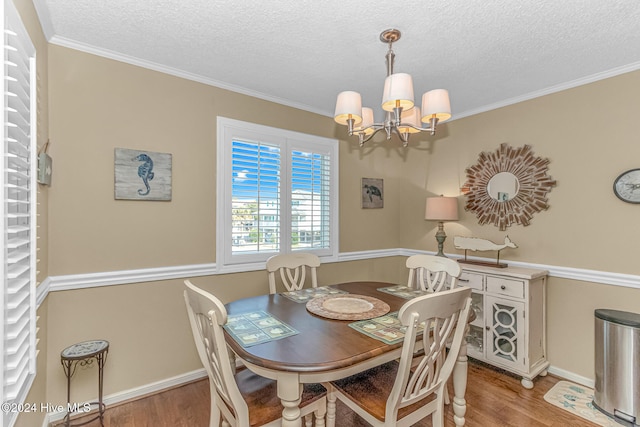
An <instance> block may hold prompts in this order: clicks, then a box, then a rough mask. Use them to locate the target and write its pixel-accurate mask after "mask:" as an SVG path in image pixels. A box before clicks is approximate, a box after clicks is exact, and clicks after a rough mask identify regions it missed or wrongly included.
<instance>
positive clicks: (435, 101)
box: [334, 29, 451, 147]
mask: <svg viewBox="0 0 640 427" xmlns="http://www.w3.org/2000/svg"><path fill="white" fill-rule="evenodd" d="M400 35H401V34H400V31H398V30H395V29H389V30H385V31H383V32H382V33H381V34H380V41H382V42H383V43H387V44H388V45H389V50H388V51H387V54H386V55H385V57H386V59H387V77H386V78H385V80H384V90H383V92H382V109H383V110H384V111H385V119H384V123H374V120H373V110H372V109H371V108H367V107H362V97H361V96H360V94H359V93H358V92H353V91H345V92H340V93H339V94H338V99H337V101H336V111H335V114H334V120H335V121H336V122H337V123H338V124H341V125H346V126H347V129H348V132H349V136H353V135H358V138H359V140H360V146H363V145H364V144H365V142H367V141H369V140H370V139H371V138H373V136H374V135H375V134H377V133H378V132H379V131H381V130H383V129H384V131H385V132H386V134H387V139H388V140H389V139H391V134H392V133H395V134H396V135H398V137H399V138H400V140H401V141H402V145H403V146H404V147H406V146H407V144H408V143H409V135H411V134H412V133H418V132H430V133H431V135H435V133H436V125H437V124H438V123H442V122H444V121H446V120H448V119H449V118H451V106H450V103H449V92H447V90H445V89H434V90H431V91H429V92H426V93H425V94H423V95H422V110H421V109H420V108H419V107H417V106H415V105H414V102H413V80H412V79H411V76H410V75H409V74H406V73H394V72H393V60H394V58H395V54H394V53H393V50H392V45H393V43H394V42H396V41H398V40H400ZM421 111H422V114H420V112H421ZM422 123H428V125H427V127H423V125H422Z"/></svg>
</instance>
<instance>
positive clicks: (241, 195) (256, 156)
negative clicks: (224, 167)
mask: <svg viewBox="0 0 640 427" xmlns="http://www.w3.org/2000/svg"><path fill="white" fill-rule="evenodd" d="M324 157H325V156H324V155H322V154H314V153H305V152H301V151H293V152H292V160H291V166H292V174H291V185H292V191H295V190H303V191H306V192H310V193H322V190H323V188H322V183H323V175H325V176H326V173H327V171H324V170H323V165H324V164H325V162H324ZM280 167H281V151H280V148H279V147H278V146H275V145H269V144H266V143H256V142H246V141H237V140H234V141H233V144H232V173H233V185H232V193H233V199H234V200H241V199H244V200H258V199H261V200H276V199H278V198H279V187H280Z"/></svg>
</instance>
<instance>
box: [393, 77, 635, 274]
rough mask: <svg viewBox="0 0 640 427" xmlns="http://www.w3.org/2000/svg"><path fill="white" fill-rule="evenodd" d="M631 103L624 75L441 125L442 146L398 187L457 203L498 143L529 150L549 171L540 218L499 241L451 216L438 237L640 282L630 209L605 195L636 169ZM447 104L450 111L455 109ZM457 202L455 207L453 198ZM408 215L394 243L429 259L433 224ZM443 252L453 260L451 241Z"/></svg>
mask: <svg viewBox="0 0 640 427" xmlns="http://www.w3.org/2000/svg"><path fill="white" fill-rule="evenodd" d="M639 97H640V72H634V73H628V74H624V75H621V76H618V77H615V78H611V79H607V80H602V81H600V82H596V83H592V84H589V85H585V86H581V87H578V88H574V89H571V90H567V91H563V92H559V93H556V94H552V95H548V96H544V97H541V98H536V99H533V100H530V101H527V102H522V103H519V104H515V105H512V106H509V107H505V108H500V109H497V110H493V111H490V112H487V113H484V114H478V115H476V116H472V117H468V118H464V119H461V120H457V121H454V122H451V123H450V124H448V125H447V127H448V136H447V137H446V138H444V139H443V140H442V141H441V142H440V143H439V144H438V145H436V146H435V148H434V150H433V151H432V153H430V152H427V151H422V150H414V151H413V152H412V155H411V163H410V166H409V167H407V168H406V169H407V170H411V171H413V173H412V174H411V175H409V176H408V179H409V182H407V183H404V184H403V185H405V186H407V187H408V188H413V189H417V191H422V195H427V194H439V193H444V194H445V195H449V196H457V195H459V194H460V193H459V191H458V188H459V187H460V186H461V185H462V184H464V182H465V179H466V174H465V169H466V168H467V167H468V166H471V165H473V164H475V163H476V162H477V159H478V154H479V153H480V152H482V151H495V150H496V149H497V148H498V146H499V145H500V144H501V143H504V142H506V143H508V144H510V145H511V146H512V147H521V146H523V145H525V144H529V145H531V146H532V148H533V151H534V153H535V154H536V156H539V157H543V158H549V159H550V161H551V162H550V164H549V174H550V175H551V176H552V177H553V178H554V179H555V180H556V181H557V186H556V187H555V188H554V189H553V190H551V192H550V193H548V199H549V204H550V208H549V209H548V210H547V211H544V212H541V213H538V214H536V215H535V216H534V217H533V219H532V221H531V225H529V226H527V227H523V226H513V227H510V228H508V229H507V230H506V231H505V232H501V231H499V230H498V228H497V227H494V226H489V225H486V226H479V225H478V224H477V221H476V216H475V215H474V214H473V213H472V212H465V211H464V210H462V209H461V214H462V218H461V221H460V222H459V223H451V224H447V225H446V230H447V234H448V235H449V236H453V235H456V234H461V235H462V234H464V235H472V236H479V237H486V238H490V239H494V240H496V241H498V240H502V239H503V238H504V236H505V234H508V235H509V237H511V239H512V240H513V241H514V242H516V243H517V244H518V246H519V248H518V249H516V250H505V251H504V253H502V256H504V257H506V258H508V259H512V260H518V261H524V262H530V263H540V264H547V265H556V266H564V267H574V268H583V269H592V270H600V271H610V272H618V273H628V274H636V275H637V274H640V263H638V262H636V261H635V259H636V252H637V244H636V242H637V241H638V239H639V238H640V227H637V226H636V225H635V219H637V217H638V205H633V204H629V203H624V202H622V201H620V200H619V199H618V198H616V196H615V195H614V194H613V191H612V187H613V180H614V179H615V178H616V177H617V176H618V175H619V174H620V173H621V172H623V171H625V170H627V169H632V168H638V167H640V162H639V161H638V158H640V144H638V143H637V136H636V134H637V126H636V124H637V113H638V101H637V100H638V99H639ZM452 103H453V105H454V106H455V100H453V101H452ZM420 165H424V166H428V167H420ZM405 197H412V195H410V194H409V195H405ZM422 198H424V197H422ZM460 202H461V203H460V204H461V205H463V204H464V198H463V197H460ZM422 203H424V202H422ZM415 204H416V208H417V207H418V206H417V205H418V203H417V202H416V203H415ZM416 210H417V212H411V214H410V215H411V216H407V217H406V218H405V219H406V220H405V221H402V223H401V224H402V230H401V233H402V237H401V240H402V242H403V244H404V245H405V246H406V247H410V248H424V247H425V242H426V244H427V245H430V246H429V247H430V248H431V249H434V248H435V240H434V239H433V238H432V237H431V236H432V234H433V233H430V234H429V235H427V233H428V232H429V231H431V230H433V229H434V228H435V226H436V224H435V223H432V222H425V221H424V220H423V219H422V218H423V217H422V212H421V211H420V209H412V211H416ZM416 230H420V232H418V233H416ZM445 252H451V253H461V252H456V250H455V249H454V248H453V244H452V239H449V240H447V242H446V243H445Z"/></svg>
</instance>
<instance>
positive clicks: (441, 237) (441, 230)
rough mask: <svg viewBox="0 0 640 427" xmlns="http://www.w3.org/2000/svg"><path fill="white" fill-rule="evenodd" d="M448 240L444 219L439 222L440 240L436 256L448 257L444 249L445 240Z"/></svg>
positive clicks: (437, 235) (438, 232) (438, 235)
mask: <svg viewBox="0 0 640 427" xmlns="http://www.w3.org/2000/svg"><path fill="white" fill-rule="evenodd" d="M445 240H447V235H446V234H445V232H444V224H443V222H442V221H440V222H439V223H438V231H437V232H436V241H437V242H438V253H437V254H436V256H441V257H443V258H447V256H446V255H445V254H444V252H443V251H442V249H444V241H445Z"/></svg>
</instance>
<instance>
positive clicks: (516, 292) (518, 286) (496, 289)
mask: <svg viewBox="0 0 640 427" xmlns="http://www.w3.org/2000/svg"><path fill="white" fill-rule="evenodd" d="M487 292H490V293H492V294H500V295H508V296H510V297H515V298H524V282H523V281H522V280H514V279H505V278H502V277H493V276H487Z"/></svg>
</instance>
